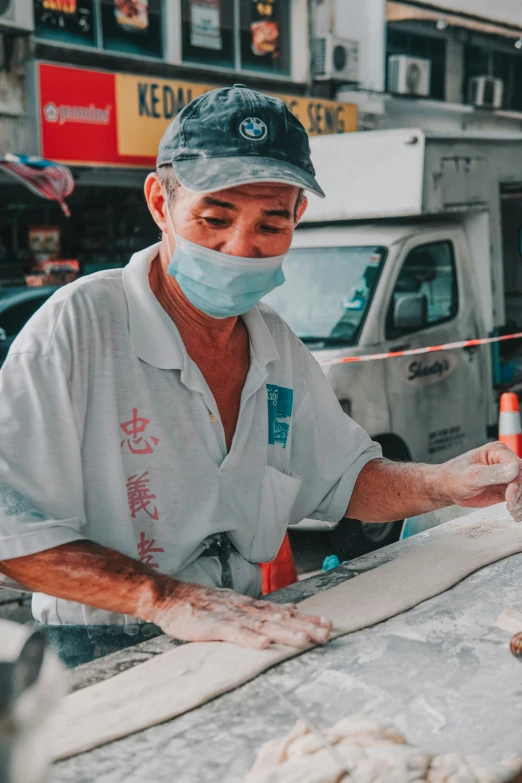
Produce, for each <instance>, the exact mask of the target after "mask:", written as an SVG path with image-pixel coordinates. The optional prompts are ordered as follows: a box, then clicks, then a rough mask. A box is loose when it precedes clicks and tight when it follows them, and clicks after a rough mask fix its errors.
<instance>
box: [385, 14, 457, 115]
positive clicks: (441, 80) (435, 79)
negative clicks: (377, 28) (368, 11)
mask: <svg viewBox="0 0 522 783" xmlns="http://www.w3.org/2000/svg"><path fill="white" fill-rule="evenodd" d="M393 54H408V55H410V56H411V57H423V58H425V59H427V60H430V61H431V84H430V95H429V97H430V98H436V99H438V100H441V101H443V100H444V99H445V97H446V41H445V40H444V39H443V38H434V37H432V36H428V35H419V34H418V33H410V32H408V31H407V30H398V29H396V28H394V27H391V26H388V38H387V45H386V67H388V65H387V64H388V58H389V57H390V56H391V55H393ZM387 78H388V75H387V74H386V79H387Z"/></svg>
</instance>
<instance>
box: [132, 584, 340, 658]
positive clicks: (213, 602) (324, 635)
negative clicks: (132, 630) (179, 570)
mask: <svg viewBox="0 0 522 783" xmlns="http://www.w3.org/2000/svg"><path fill="white" fill-rule="evenodd" d="M139 616H140V617H141V619H143V620H146V621H147V622H153V623H156V625H158V626H159V627H160V628H161V629H162V631H164V632H165V633H166V634H168V635H169V636H172V637H174V638H176V639H183V640H184V641H191V642H202V641H223V642H235V643H236V644H240V645H242V646H243V647H252V648H254V649H258V650H261V649H264V648H266V647H269V646H270V645H271V644H287V645H289V646H291V647H297V648H304V647H307V646H309V645H313V644H322V643H324V642H327V641H328V639H329V638H330V629H331V623H330V622H329V621H328V620H325V619H324V618H321V617H312V616H308V615H302V614H300V613H299V612H298V609H297V606H295V605H294V604H271V603H269V602H268V601H257V600H255V599H254V598H249V597H247V596H244V595H239V594H238V593H235V592H234V591H233V590H221V589H211V588H208V587H201V586H200V585H195V584H187V583H183V582H176V581H174V580H168V582H167V583H166V584H165V588H164V591H163V595H162V596H161V598H159V599H157V600H155V601H154V603H153V604H152V605H150V604H149V605H148V606H146V605H145V604H144V605H143V608H142V611H141V612H140V614H139Z"/></svg>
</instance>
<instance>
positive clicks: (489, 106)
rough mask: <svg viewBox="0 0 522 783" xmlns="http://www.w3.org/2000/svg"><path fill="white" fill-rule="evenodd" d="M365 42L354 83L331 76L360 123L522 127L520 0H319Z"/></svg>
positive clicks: (342, 31) (338, 25) (341, 31)
mask: <svg viewBox="0 0 522 783" xmlns="http://www.w3.org/2000/svg"><path fill="white" fill-rule="evenodd" d="M312 7H313V9H314V11H315V14H316V16H317V15H319V16H322V15H324V13H325V9H328V11H329V14H330V17H329V19H330V25H331V26H330V29H331V33H332V35H333V36H334V37H335V38H336V39H340V40H341V41H342V39H344V38H347V39H350V40H351V39H355V40H356V41H358V42H359V47H360V54H359V74H358V80H357V83H353V84H346V83H342V82H341V81H340V80H337V81H336V82H332V85H331V89H330V95H332V96H335V97H336V98H337V99H339V100H343V101H350V102H354V103H356V104H357V106H358V110H359V128H360V129H361V130H364V129H372V128H386V127H389V128H398V127H411V126H413V127H420V128H423V129H425V130H428V131H434V132H436V131H443V132H460V131H487V132H493V133H503V132H509V133H513V132H515V133H520V132H521V131H522V6H521V4H520V0H498V2H495V3H491V2H488V0H433V2H417V0H400V1H397V0H393V1H391V0H365V2H364V3H360V2H358V0H313V4H312Z"/></svg>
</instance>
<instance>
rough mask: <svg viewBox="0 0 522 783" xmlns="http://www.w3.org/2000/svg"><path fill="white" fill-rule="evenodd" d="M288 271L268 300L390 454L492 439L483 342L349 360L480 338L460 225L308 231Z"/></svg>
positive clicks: (424, 457) (434, 457) (450, 453)
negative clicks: (458, 348) (453, 348)
mask: <svg viewBox="0 0 522 783" xmlns="http://www.w3.org/2000/svg"><path fill="white" fill-rule="evenodd" d="M285 276H286V283H285V285H284V286H282V287H281V288H279V289H276V290H275V291H273V292H272V293H271V294H270V296H268V297H267V299H266V301H267V303H268V304H270V305H271V306H272V307H274V309H275V310H277V311H278V312H279V313H280V314H281V315H282V316H283V318H284V319H285V320H286V321H287V323H288V324H289V326H290V327H291V328H292V330H293V331H294V332H295V333H296V334H297V335H298V336H299V337H300V338H301V339H302V340H303V342H304V343H305V344H306V345H307V346H308V348H309V349H310V350H311V351H312V353H313V354H314V355H315V357H316V359H317V360H318V362H319V363H320V364H321V365H322V367H323V371H324V372H325V375H326V376H327V377H328V379H329V381H330V383H331V384H332V386H333V388H334V390H335V393H336V395H337V397H338V399H339V401H340V403H341V405H342V407H343V409H344V410H345V412H346V413H348V414H349V415H351V416H352V417H353V418H354V419H355V420H356V421H357V422H359V423H360V424H361V425H362V426H363V427H364V428H365V429H366V431H367V432H368V433H369V434H370V435H371V436H372V437H373V438H374V439H376V440H378V441H379V442H380V443H381V444H382V445H383V449H384V451H385V452H386V455H387V456H388V457H390V458H398V459H412V460H415V461H422V462H439V461H443V460H446V459H450V458H451V457H454V456H456V455H457V454H460V453H462V452H463V451H466V450H468V449H471V448H475V447H476V446H479V445H481V444H482V443H484V442H485V440H486V439H487V428H488V414H489V408H490V404H491V398H490V396H488V391H487V390H488V384H487V381H488V365H489V349H488V348H487V347H482V346H479V347H474V348H470V349H465V350H462V351H445V350H440V351H435V352H433V353H429V354H425V355H423V356H410V357H409V356H404V357H398V358H390V359H383V360H380V361H368V362H364V361H362V362H356V363H343V362H342V360H343V359H345V358H348V357H352V356H357V355H367V354H381V353H389V352H395V351H403V350H408V349H411V348H414V347H424V346H433V345H435V346H437V345H442V344H444V343H448V342H452V341H454V340H455V339H473V338H477V337H479V336H482V335H483V334H484V325H483V322H482V319H481V314H480V308H478V307H477V296H476V293H475V286H474V280H473V267H472V259H471V256H470V250H469V247H468V243H467V240H466V236H465V234H464V231H463V229H462V228H461V227H460V226H459V225H458V223H456V222H446V223H433V224H431V225H426V224H415V223H413V222H405V223H401V224H399V225H389V224H388V225H379V224H377V223H368V224H362V225H353V226H329V227H322V228H318V229H307V228H303V229H301V230H299V231H298V232H297V233H296V237H295V241H294V244H293V248H292V250H291V251H290V254H289V256H288V259H287V260H286V262H285Z"/></svg>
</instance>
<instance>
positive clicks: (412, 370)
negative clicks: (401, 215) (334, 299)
mask: <svg viewBox="0 0 522 783" xmlns="http://www.w3.org/2000/svg"><path fill="white" fill-rule="evenodd" d="M430 234H431V236H430ZM468 253H469V251H468V249H467V243H466V241H465V239H464V236H463V235H462V233H461V232H460V231H459V230H458V229H455V231H454V232H453V233H452V232H451V229H450V230H448V231H447V232H446V231H445V232H444V234H441V232H438V233H437V232H426V233H424V234H423V235H422V238H421V237H420V236H416V237H412V238H411V239H410V240H408V241H407V243H406V244H405V247H404V249H403V254H402V259H403V260H402V263H400V264H399V265H398V270H397V276H396V278H395V282H394V284H393V287H392V291H391V294H390V299H389V303H388V307H387V311H386V312H385V313H383V314H382V317H383V319H384V331H385V338H386V343H387V350H389V351H394V350H403V349H409V348H417V347H424V346H430V345H441V344H443V343H448V342H455V341H458V340H466V339H469V338H474V337H479V336H481V335H480V334H479V324H480V318H479V317H477V305H476V297H475V296H474V285H473V281H472V279H471V269H470V264H469V256H468ZM486 350H487V348H483V347H480V348H473V349H467V350H466V349H465V350H462V349H461V350H449V351H448V350H446V351H436V352H433V353H428V354H424V355H420V356H410V357H400V358H395V359H386V360H384V363H385V367H386V369H385V372H386V381H387V393H388V399H389V406H390V413H391V424H392V432H394V433H396V434H397V435H399V436H400V437H401V438H402V439H403V440H404V441H405V442H406V443H407V444H408V447H409V449H410V452H411V456H412V458H413V459H414V460H424V461H426V462H443V461H444V460H446V459H449V458H451V457H454V456H456V455H458V454H461V453H462V452H464V451H466V450H467V449H470V448H474V447H476V446H479V445H481V444H482V443H484V442H485V440H486V422H487V395H486V393H485V392H486V390H485V385H484V380H485V378H486V374H485V373H486V369H485V366H484V364H483V363H484V361H485V360H487V354H483V353H482V354H481V352H483V351H486Z"/></svg>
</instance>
